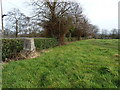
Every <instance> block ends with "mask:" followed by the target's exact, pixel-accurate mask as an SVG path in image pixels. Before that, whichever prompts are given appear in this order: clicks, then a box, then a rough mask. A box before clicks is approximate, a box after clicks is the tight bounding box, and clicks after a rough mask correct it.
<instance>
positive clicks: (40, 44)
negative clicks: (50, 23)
mask: <svg viewBox="0 0 120 90" xmlns="http://www.w3.org/2000/svg"><path fill="white" fill-rule="evenodd" d="M34 41H35V46H36V49H37V50H43V49H48V48H53V47H55V46H57V45H58V42H57V40H56V39H53V38H43V39H39V38H36V39H34Z"/></svg>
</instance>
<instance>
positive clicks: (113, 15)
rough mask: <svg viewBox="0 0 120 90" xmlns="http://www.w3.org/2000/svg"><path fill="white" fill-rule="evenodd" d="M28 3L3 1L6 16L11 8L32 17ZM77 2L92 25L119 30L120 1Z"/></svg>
mask: <svg viewBox="0 0 120 90" xmlns="http://www.w3.org/2000/svg"><path fill="white" fill-rule="evenodd" d="M26 1H29V0H3V11H4V14H6V13H7V12H8V11H10V10H11V8H19V9H20V10H21V12H23V13H25V14H26V15H30V13H29V12H30V11H31V9H30V8H29V7H28V6H27V5H26V3H25V2H26ZM72 1H74V0H72ZM76 1H77V2H80V3H81V5H82V7H83V10H84V14H85V15H87V17H88V18H89V20H90V22H91V23H92V24H94V25H97V26H99V28H100V29H108V30H111V29H113V28H118V2H119V1H120V0H76ZM0 26H1V25H0Z"/></svg>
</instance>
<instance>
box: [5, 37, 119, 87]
mask: <svg viewBox="0 0 120 90" xmlns="http://www.w3.org/2000/svg"><path fill="white" fill-rule="evenodd" d="M118 57H119V55H118V40H95V39H93V40H83V41H78V42H74V43H71V44H69V45H65V46H61V47H55V48H53V49H49V52H46V53H43V54H42V55H41V56H40V57H38V58H36V59H30V60H22V61H16V62H14V61H12V62H9V63H7V64H4V68H3V88H117V87H120V79H119V78H118V70H119V71H120V69H118V66H119V63H118V62H119V60H118Z"/></svg>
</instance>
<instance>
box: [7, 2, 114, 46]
mask: <svg viewBox="0 0 120 90" xmlns="http://www.w3.org/2000/svg"><path fill="white" fill-rule="evenodd" d="M29 5H30V7H33V11H32V12H33V13H34V15H33V16H32V17H29V16H26V15H25V14H24V13H21V11H20V10H19V9H16V8H14V9H13V10H12V11H10V12H8V14H7V18H6V21H7V24H6V26H5V35H6V36H10V35H11V36H15V37H50V38H56V39H57V40H58V42H59V45H63V44H65V43H64V40H65V37H71V38H72V37H75V38H76V39H77V40H80V39H81V37H84V38H97V37H98V32H99V28H98V26H96V25H93V24H91V23H90V22H89V19H88V18H87V17H86V15H85V14H84V12H83V9H82V7H81V5H80V3H77V2H63V1H59V0H44V1H42V2H41V1H40V0H31V2H30V3H29ZM114 34H116V33H115V32H114ZM99 36H100V35H99ZM101 36H102V35H101ZM103 36H104V34H103ZM113 37H115V35H113Z"/></svg>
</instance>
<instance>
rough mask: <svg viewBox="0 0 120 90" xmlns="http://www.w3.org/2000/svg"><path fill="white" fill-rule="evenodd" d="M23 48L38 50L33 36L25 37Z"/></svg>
mask: <svg viewBox="0 0 120 90" xmlns="http://www.w3.org/2000/svg"><path fill="white" fill-rule="evenodd" d="M23 50H25V51H35V50H36V48H35V44H34V39H33V38H26V39H24V48H23Z"/></svg>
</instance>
